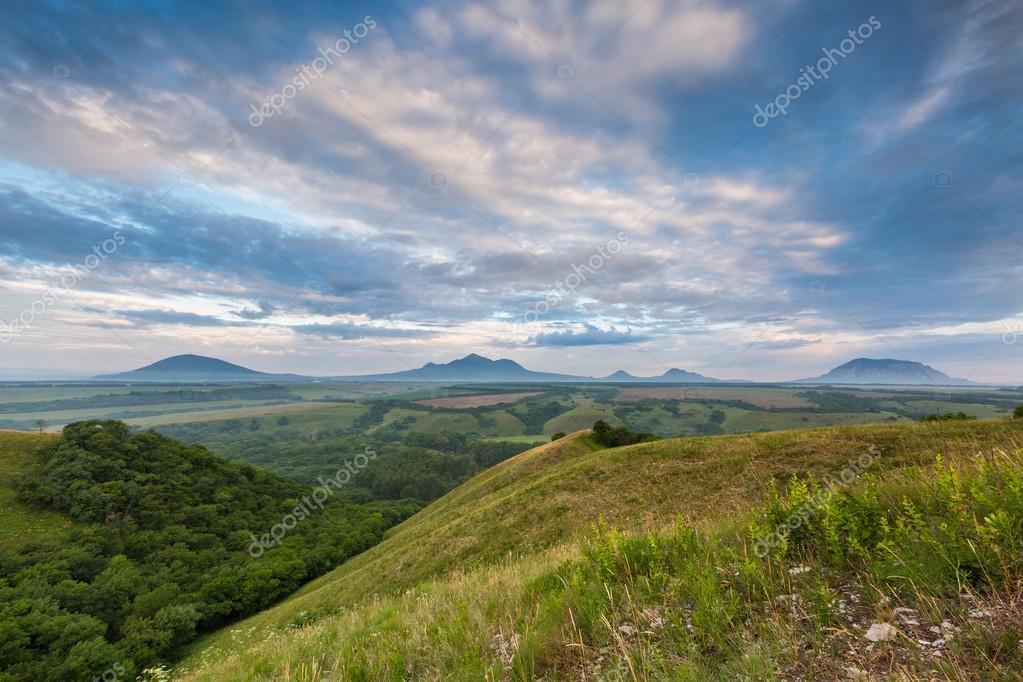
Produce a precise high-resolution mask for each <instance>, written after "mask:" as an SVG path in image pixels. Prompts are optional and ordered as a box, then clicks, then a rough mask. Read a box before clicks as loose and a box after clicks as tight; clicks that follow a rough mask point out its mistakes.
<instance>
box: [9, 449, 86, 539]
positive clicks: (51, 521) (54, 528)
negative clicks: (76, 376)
mask: <svg viewBox="0 0 1023 682" xmlns="http://www.w3.org/2000/svg"><path fill="white" fill-rule="evenodd" d="M53 439H54V436H51V435H48V434H37V433H18V432H13V431H0V549H16V548H18V547H20V546H22V545H24V544H25V543H27V542H31V541H33V540H38V539H41V538H43V537H46V536H52V535H58V534H61V533H63V532H64V526H65V525H66V524H68V523H70V521H69V520H68V519H66V518H64V517H63V516H61V515H60V514H57V513H55V512H40V511H38V510H36V509H33V508H31V507H28V506H26V505H24V504H22V503H21V502H19V501H18V500H17V498H16V495H15V492H14V482H15V481H16V480H17V479H18V478H19V477H20V476H21V475H22V474H23V473H24V472H25V471H26V470H27V469H28V468H29V467H30V466H31V465H32V463H33V461H34V459H35V455H36V452H37V451H38V450H39V448H41V447H43V446H44V445H46V444H47V443H49V442H51V441H52V440H53Z"/></svg>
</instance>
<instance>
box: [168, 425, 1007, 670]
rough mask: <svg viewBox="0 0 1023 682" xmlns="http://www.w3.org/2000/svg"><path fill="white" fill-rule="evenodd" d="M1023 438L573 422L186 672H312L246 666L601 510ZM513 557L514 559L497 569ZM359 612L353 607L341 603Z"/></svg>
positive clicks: (970, 453) (519, 569)
mask: <svg viewBox="0 0 1023 682" xmlns="http://www.w3.org/2000/svg"><path fill="white" fill-rule="evenodd" d="M1021 443H1023V423H1021V422H1011V421H998V422H973V423H947V422H946V423H928V424H923V423H919V424H918V423H914V424H892V425H872V426H843V427H829V428H824V429H815V430H805V431H788V432H776V433H765V434H751V435H745V436H718V437H704V438H688V439H676V440H666V441H660V442H655V443H645V444H640V445H636V446H631V447H627V448H618V449H613V450H606V449H601V448H599V447H598V446H596V445H595V444H594V443H592V442H591V441H590V440H589V439H588V438H587V437H586V434H585V433H576V434H573V435H571V436H569V437H567V438H564V439H562V440H559V441H556V442H554V443H551V444H548V445H544V446H541V447H539V448H536V449H534V450H530V451H528V452H526V453H523V454H521V455H518V456H516V457H514V458H512V459H511V460H508V461H506V462H504V463H502V464H500V465H498V466H496V467H494V468H492V469H490V470H488V471H486V472H484V473H482V474H480V475H479V476H477V477H475V478H473V479H472V480H471V481H469V482H467V483H465V484H464V485H462V486H460V487H459V488H457V489H456V490H454V491H452V492H451V493H449V494H448V495H446V496H445V497H443V498H441V499H440V500H438V501H437V502H435V503H433V504H432V505H430V506H429V507H427V508H426V509H425V510H423V511H422V512H420V513H419V514H417V515H415V516H414V517H412V518H411V519H409V520H408V521H406V522H405V523H403V524H401V525H400V526H398V527H396V528H395V529H393V530H392V531H391V533H390V534H389V535H388V537H387V539H385V540H384V542H382V543H381V544H379V545H377V546H376V547H374V548H372V549H371V550H369V551H367V552H365V553H364V554H361V555H359V556H357V557H355V558H354V559H352V560H350V561H348V562H347V563H345V564H344V565H343V566H341V567H339V568H338V569H336V570H335V571H333V572H332V573H330V574H327V575H326V576H323V577H321V578H319V579H318V580H316V581H313V582H312V583H310V584H308V585H306V586H305V587H304V588H303V589H302V590H300V591H299V592H298V593H297V594H295V595H294V596H292V597H291V598H289V599H287V600H286V601H284V602H283V603H281V604H279V605H278V606H276V607H274V608H272V609H269V610H267V611H265V612H263V613H261V614H258V615H257V616H254V617H253V618H250V619H248V620H246V621H243V622H242V623H240V624H238V625H236V626H234V627H232V628H230V629H226V630H223V631H221V632H219V633H216V634H215V635H214V636H212V637H210V638H207V640H205V641H204V642H201V643H200V644H199V645H198V646H196V647H194V648H193V651H192V655H191V656H189V657H188V658H187V659H186V660H185V661H184V666H183V668H182V670H184V671H186V674H187V675H190V676H191V677H189V678H190V679H191V678H192V677H194V679H271V678H273V679H299V678H300V679H314V678H313V677H307V676H305V675H302V676H300V677H295V676H294V675H293V673H289V674H288V675H282V674H281V671H280V670H279V669H276V668H275V669H274V671H273V673H272V674H270V672H271V671H270V669H269V668H268V669H267V670H266V672H267V676H265V677H263V676H261V675H260V674H256V672H255V671H256V668H252V667H251V666H252V665H253V661H260V660H264V661H265V660H277V661H280V660H281V659H280V658H279V656H280V655H282V654H280V652H281V651H284V650H286V649H287V646H288V645H293V646H294V647H296V651H298V650H300V646H299V642H298V640H297V639H295V636H294V635H284V636H282V634H281V633H282V632H286V631H287V630H289V629H291V628H294V627H297V626H303V625H307V624H309V623H312V622H314V621H316V620H317V619H320V618H323V617H324V616H327V615H329V614H334V613H337V612H339V611H341V610H343V609H350V608H351V607H353V606H356V605H359V604H365V603H372V602H374V600H376V599H377V598H378V595H388V594H395V593H400V591H401V590H402V589H406V588H410V587H412V586H415V585H419V584H422V583H424V581H428V580H431V579H436V578H440V577H443V576H446V575H450V574H453V573H457V574H458V576H460V577H456V578H455V580H456V581H457V580H473V581H480V580H483V581H487V580H498V579H500V580H511V583H514V584H516V585H518V586H519V587H521V584H520V583H521V580H519V579H518V578H516V579H512V578H509V575H508V574H507V573H500V571H502V570H505V571H511V572H512V573H514V574H516V575H518V576H519V578H522V577H523V576H526V575H535V574H537V573H538V572H540V571H541V570H544V569H545V568H546V567H549V566H550V564H551V562H552V561H555V560H557V559H558V558H559V557H561V556H564V554H563V553H564V552H568V553H571V552H572V550H571V549H566V548H565V545H567V544H571V543H574V542H576V541H578V539H579V538H580V537H581V536H582V535H584V534H585V533H586V531H587V529H589V528H590V527H591V526H592V524H593V523H594V522H596V521H598V520H601V519H603V520H605V521H607V522H608V523H610V524H612V525H614V526H616V527H618V528H622V529H625V530H630V531H636V530H642V529H650V528H658V527H662V526H664V525H665V524H667V523H669V522H671V521H672V520H674V519H676V518H678V519H682V520H684V521H687V522H691V523H700V522H703V521H706V520H709V519H714V518H728V517H734V516H735V515H736V514H737V512H738V513H742V512H743V511H744V510H748V509H750V507H751V506H752V505H755V504H757V503H758V502H760V501H761V500H762V499H763V497H764V493H765V490H766V483H767V482H768V481H770V480H772V479H778V480H787V479H788V478H789V477H790V476H791V475H793V474H798V475H812V476H814V477H822V476H826V475H833V474H835V473H837V472H838V471H839V470H840V469H841V468H842V467H843V466H844V465H845V464H846V463H847V462H848V461H849V460H856V459H857V458H858V457H860V456H861V455H863V454H864V453H866V452H867V451H868V449H870V448H876V449H877V450H878V451H880V453H881V456H880V457H879V458H878V462H877V464H876V465H875V468H876V469H877V470H878V471H888V470H892V469H899V468H902V467H906V466H913V465H919V464H923V463H926V462H930V461H933V459H934V457H935V456H936V455H940V456H942V457H943V458H945V459H946V460H947V461H956V460H960V459H971V458H973V457H974V456H975V455H977V454H978V453H981V452H990V451H991V450H992V449H994V448H1011V447H1018V446H1019V445H1020V444H1021ZM520 558H522V560H521V561H518V560H519V559H520ZM507 562H517V563H514V564H513V565H512V566H509V567H505V568H494V566H495V565H498V564H501V563H507ZM475 569H480V570H475ZM495 571H497V573H495ZM465 572H469V573H466V574H465V575H463V573H465ZM487 576H489V577H487ZM516 581H518V582H516ZM431 589H439V590H452V589H457V588H453V587H452V586H451V585H448V584H444V585H441V586H439V587H436V586H435V587H434V588H431ZM516 589H517V588H516ZM397 599H399V600H400V599H402V597H397ZM392 605H393V607H394V608H395V609H399V610H400V608H401V607H399V606H398V605H397V604H392ZM378 615H379V614H378ZM356 617H358V616H357V615H356V612H355V611H348V612H347V613H346V614H345V615H343V616H342V618H356ZM380 617H384V616H380ZM335 620H336V618H334V619H331V620H329V621H324V622H325V623H332V622H334V621H335ZM313 627H314V628H315V627H316V626H315V625H314V626H313ZM324 627H327V626H326V625H324ZM337 644H340V642H338V643H337ZM268 647H269V649H268ZM270 649H272V650H273V652H276V653H273V654H272V655H271V653H270ZM264 656H269V658H263V657H264ZM284 658H285V659H287V660H289V661H291V660H292V659H291V658H290V656H284ZM268 665H270V664H268ZM271 667H272V666H271ZM260 669H261V668H260ZM197 670H198V671H199V672H198V673H195V671H197ZM187 671H192V672H190V673H189V672H187ZM316 679H319V678H316Z"/></svg>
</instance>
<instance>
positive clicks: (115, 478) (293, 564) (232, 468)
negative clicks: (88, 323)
mask: <svg viewBox="0 0 1023 682" xmlns="http://www.w3.org/2000/svg"><path fill="white" fill-rule="evenodd" d="M335 468H336V467H335ZM353 478H357V476H354V477H353ZM332 490H333V489H332ZM18 494H19V496H20V497H21V499H22V500H23V501H24V502H27V503H30V504H32V505H35V506H37V507H39V508H46V509H52V510H57V511H60V512H62V513H63V514H65V515H66V516H67V517H68V518H69V520H70V522H69V524H68V526H69V528H67V529H66V535H65V536H64V537H59V538H43V539H40V540H38V541H35V542H33V543H32V544H29V545H26V546H23V547H21V548H20V549H18V550H17V551H0V680H2V681H4V682H6V681H8V680H10V681H14V680H45V679H60V680H69V681H72V680H92V679H93V678H94V677H96V676H100V675H102V674H103V672H104V671H106V670H110V669H115V670H122V671H124V672H123V674H125V675H126V676H128V677H127V678H128V679H131V677H130V676H131V675H133V674H134V673H136V672H138V671H141V670H142V669H143V668H144V667H146V666H149V665H151V664H153V663H156V662H158V661H160V660H164V659H166V658H167V657H168V656H169V655H171V654H172V652H173V651H174V650H175V648H176V647H179V646H180V645H182V644H184V643H185V642H188V641H189V640H191V639H193V638H194V637H196V636H197V634H199V633H202V632H204V631H207V630H210V629H213V628H216V627H219V626H221V625H223V624H225V623H227V622H230V621H232V620H234V619H237V618H239V617H241V616H245V615H247V614H251V613H254V612H256V611H258V610H260V609H263V608H265V607H267V606H268V605H270V604H272V603H273V602H275V601H277V600H279V599H280V598H282V597H283V596H285V595H287V594H289V593H290V592H292V591H293V590H295V589H296V588H297V587H298V586H299V585H301V584H302V583H303V582H305V581H307V580H309V579H311V578H313V577H315V576H317V575H320V574H322V573H324V572H326V571H327V570H329V569H331V568H332V567H334V566H336V565H338V564H339V563H341V562H343V561H344V560H345V559H347V558H348V557H350V556H352V555H354V554H356V553H358V552H361V551H363V550H365V549H367V548H369V547H371V546H373V545H374V544H376V543H377V542H379V541H380V539H381V538H382V535H383V533H384V531H385V530H387V529H388V528H389V527H391V526H392V525H394V524H395V523H397V522H399V521H401V520H402V519H404V518H405V517H407V516H408V515H410V514H411V513H414V511H416V510H417V509H418V508H419V504H417V503H415V502H410V501H406V502H402V501H388V502H383V501H375V502H369V503H365V504H359V503H356V502H353V501H352V500H350V499H348V498H346V497H345V496H343V495H335V494H333V492H332V491H331V492H330V493H329V494H326V495H324V494H322V492H321V494H320V496H319V499H316V500H310V498H309V494H310V489H309V488H307V487H305V486H302V485H300V484H298V483H295V482H293V481H289V480H287V479H285V478H283V477H281V476H279V475H276V474H273V473H269V472H266V471H262V470H260V469H257V468H255V467H253V466H250V465H248V464H241V463H232V462H228V461H225V460H223V459H221V458H220V457H217V456H215V455H213V454H212V453H210V452H209V451H207V450H206V449H205V448H203V447H200V446H195V445H191V446H189V445H184V444H182V443H179V442H177V441H174V440H172V439H170V438H168V437H166V436H162V435H159V434H156V433H152V432H143V433H134V434H133V433H132V432H131V430H130V429H129V427H128V426H126V425H125V424H123V423H121V422H116V421H89V422H81V423H77V424H72V425H69V426H68V427H66V428H65V429H64V432H63V435H62V437H61V438H60V439H59V440H58V441H56V442H55V443H54V444H53V445H52V446H50V447H48V448H45V449H44V450H43V451H42V453H41V455H40V459H39V462H38V465H37V466H36V468H34V469H33V470H32V471H30V472H28V474H26V476H25V477H24V479H23V480H22V481H21V482H20V484H19V486H18ZM288 518H290V519H291V525H290V526H289V525H288V523H287V519H288ZM282 523H283V524H284V527H286V528H287V529H288V531H287V534H286V536H283V533H282V536H283V537H277V541H272V542H270V543H269V544H267V545H266V546H265V547H264V546H260V547H259V548H258V549H259V550H260V551H258V552H257V551H253V545H254V543H255V542H256V539H257V538H259V537H262V536H264V535H265V534H266V533H268V531H269V530H270V529H271V528H274V527H276V528H281V527H282V526H281V524H282ZM115 666H116V667H115Z"/></svg>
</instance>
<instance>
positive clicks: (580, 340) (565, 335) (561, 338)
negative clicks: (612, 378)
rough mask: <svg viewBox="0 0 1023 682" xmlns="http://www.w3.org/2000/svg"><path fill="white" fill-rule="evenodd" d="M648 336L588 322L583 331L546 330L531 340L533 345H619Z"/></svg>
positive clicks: (641, 339) (642, 339) (643, 339)
mask: <svg viewBox="0 0 1023 682" xmlns="http://www.w3.org/2000/svg"><path fill="white" fill-rule="evenodd" d="M648 338H649V337H648V336H643V335H640V334H633V333H632V330H631V329H630V330H628V331H626V332H620V331H618V330H617V329H615V328H614V327H612V328H610V329H606V330H605V329H599V328H597V327H595V326H593V325H589V324H586V325H583V329H582V330H581V331H572V330H565V331H561V332H546V333H541V334H537V335H536V336H534V337H533V338H532V339H531V341H532V343H533V345H535V346H541V347H562V346H617V345H622V344H628V343H635V342H638V341H645V340H646V339H648Z"/></svg>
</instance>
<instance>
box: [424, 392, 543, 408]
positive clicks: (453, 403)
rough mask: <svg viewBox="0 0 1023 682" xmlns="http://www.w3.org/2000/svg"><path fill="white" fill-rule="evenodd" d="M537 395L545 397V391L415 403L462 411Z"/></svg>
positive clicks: (465, 396) (455, 397) (463, 396)
mask: <svg viewBox="0 0 1023 682" xmlns="http://www.w3.org/2000/svg"><path fill="white" fill-rule="evenodd" d="M535 395H543V391H531V392H528V393H488V394H487V395H462V396H454V397H451V398H434V399H432V400H417V401H415V404H416V405H428V406H430V407H448V408H452V409H455V410H462V409H467V408H470V407H487V406H488V405H502V404H504V403H517V402H518V401H520V400H522V399H523V398H532V397H533V396H535Z"/></svg>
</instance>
